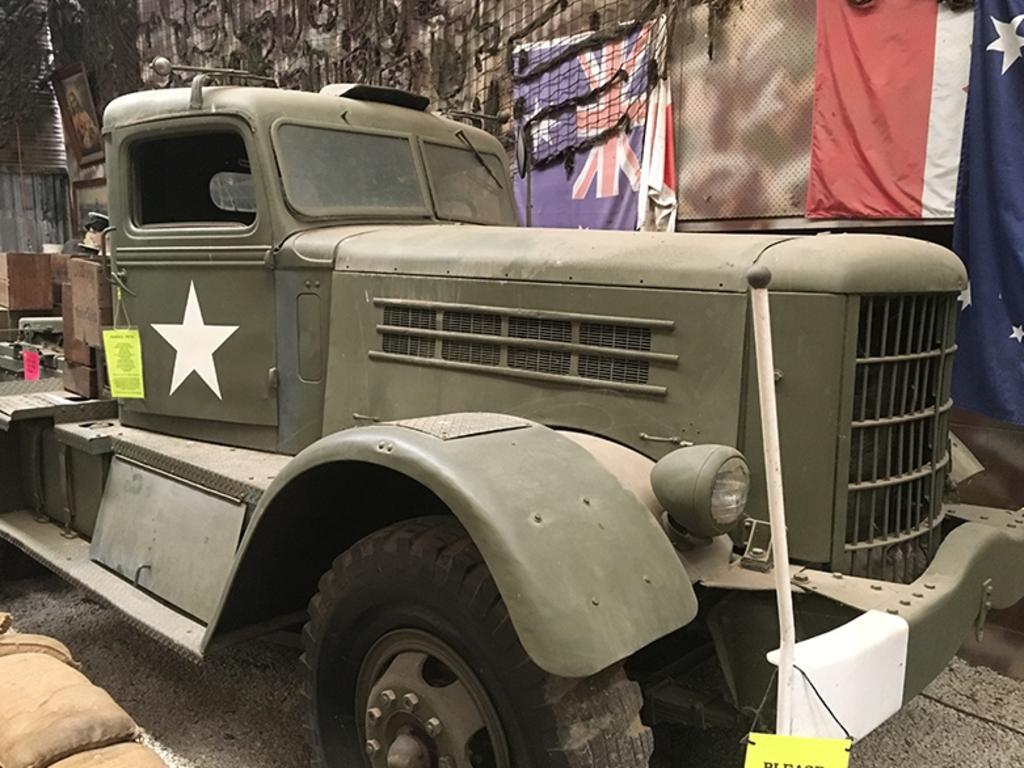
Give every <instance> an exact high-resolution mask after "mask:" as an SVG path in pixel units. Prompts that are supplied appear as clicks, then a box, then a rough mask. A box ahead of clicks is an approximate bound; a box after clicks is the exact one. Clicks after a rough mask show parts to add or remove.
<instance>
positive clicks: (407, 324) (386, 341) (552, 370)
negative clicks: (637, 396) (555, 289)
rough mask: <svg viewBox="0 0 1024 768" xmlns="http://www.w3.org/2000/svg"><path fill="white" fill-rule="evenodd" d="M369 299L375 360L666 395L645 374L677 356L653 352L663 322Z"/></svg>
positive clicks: (666, 325) (666, 328) (666, 326)
mask: <svg viewBox="0 0 1024 768" xmlns="http://www.w3.org/2000/svg"><path fill="white" fill-rule="evenodd" d="M374 303H375V304H376V305H377V306H379V307H381V308H382V310H383V311H382V316H381V324H380V325H378V326H377V332H378V333H379V334H380V337H381V347H380V349H379V350H372V351H371V352H370V357H371V358H372V359H375V360H389V361H393V362H405V363H413V364H417V365H425V366H431V367H442V368H457V369H460V370H468V371H477V372H482V373H489V374H492V375H493V374H498V375H503V376H508V377H514V378H522V379H530V380H533V381H553V382H560V383H563V384H569V385H574V386H585V387H600V388H604V389H619V390H626V391H630V392H637V393H642V394H649V395H664V394H666V392H667V390H666V388H665V387H664V386H660V385H658V384H654V383H651V380H652V376H655V374H656V372H657V370H658V368H659V367H662V368H664V367H674V366H676V365H678V362H679V358H678V355H674V354H668V353H663V352H655V351H653V347H654V344H655V341H656V340H657V338H658V336H659V334H660V335H668V334H670V333H671V331H672V330H673V327H674V326H673V323H672V322H671V321H668V320H644V319H640V318H630V317H605V316H601V315H585V314H575V313H571V312H553V311H546V310H530V309H519V308H505V307H481V306H475V305H467V304H454V303H447V302H430V301H416V300H410V299H380V298H379V299H375V300H374ZM439 317H440V321H441V322H440V328H438V322H437V321H438V318H439ZM438 340H440V342H441V343H440V344H437V343H436V342H437V341H438ZM655 377H656V376H655Z"/></svg>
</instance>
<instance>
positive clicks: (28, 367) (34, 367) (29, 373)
mask: <svg viewBox="0 0 1024 768" xmlns="http://www.w3.org/2000/svg"><path fill="white" fill-rule="evenodd" d="M21 362H22V363H23V364H24V366H25V381H39V353H38V352H34V351H32V350H31V349H26V350H25V351H24V352H22V353H21Z"/></svg>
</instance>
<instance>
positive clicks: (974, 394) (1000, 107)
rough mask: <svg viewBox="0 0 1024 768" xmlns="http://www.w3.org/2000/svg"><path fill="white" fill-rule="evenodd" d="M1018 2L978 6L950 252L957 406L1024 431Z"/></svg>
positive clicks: (1021, 9) (1023, 11) (984, 0)
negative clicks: (963, 271)
mask: <svg viewBox="0 0 1024 768" xmlns="http://www.w3.org/2000/svg"><path fill="white" fill-rule="evenodd" d="M1022 25H1024V0H978V2H977V5H976V8H975V15H974V44H973V50H972V56H971V76H970V81H969V85H968V90H967V119H966V121H965V124H964V140H963V149H962V153H961V161H960V176H959V182H958V188H957V201H956V216H955V222H954V229H953V249H954V250H955V251H956V252H957V253H958V254H959V255H960V257H961V258H962V259H963V260H964V263H965V264H966V265H967V273H968V279H969V283H968V288H967V290H965V291H964V292H963V294H962V295H961V297H960V302H961V304H960V308H961V310H962V311H961V312H960V328H959V342H958V343H959V346H960V348H959V351H958V352H957V357H956V363H955V364H954V368H953V396H954V400H955V401H956V404H957V405H958V406H961V407H963V408H967V409H969V410H972V411H977V412H979V413H984V414H986V415H988V416H991V417H993V418H996V419H999V420H1001V421H1008V422H1012V423H1015V424H1021V425H1024V151H1022V147H1021V137H1024V60H1022V58H1021V50H1022V48H1024V28H1022Z"/></svg>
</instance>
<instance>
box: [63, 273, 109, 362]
mask: <svg viewBox="0 0 1024 768" xmlns="http://www.w3.org/2000/svg"><path fill="white" fill-rule="evenodd" d="M68 277H69V282H70V283H71V298H72V302H71V312H72V315H73V326H74V327H73V332H72V337H73V338H76V339H78V340H79V341H82V342H85V343H86V344H88V345H89V346H90V347H99V346H101V345H102V344H103V329H104V328H109V327H110V326H111V325H112V324H113V322H114V320H113V311H112V309H111V303H112V297H111V293H110V282H109V281H108V280H107V276H106V273H105V272H104V271H103V265H102V264H100V263H99V262H98V261H93V260H91V259H86V258H78V257H76V258H73V259H71V260H70V261H69V262H68Z"/></svg>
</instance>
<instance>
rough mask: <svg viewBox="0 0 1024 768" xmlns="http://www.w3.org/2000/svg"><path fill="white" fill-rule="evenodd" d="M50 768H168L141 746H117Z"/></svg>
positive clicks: (94, 751)
mask: <svg viewBox="0 0 1024 768" xmlns="http://www.w3.org/2000/svg"><path fill="white" fill-rule="evenodd" d="M50 768H167V763H165V762H164V761H163V760H161V759H160V758H159V757H157V756H156V753H155V752H153V751H152V750H150V749H147V748H146V747H144V746H142V745H141V744H135V743H129V744H115V745H114V746H112V747H104V748H103V749H93V750H90V751H88V752H83V753H81V754H79V755H75V756H74V757H69V758H67V759H66V760H61V761H60V762H59V763H54V764H53V765H52V766H50Z"/></svg>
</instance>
